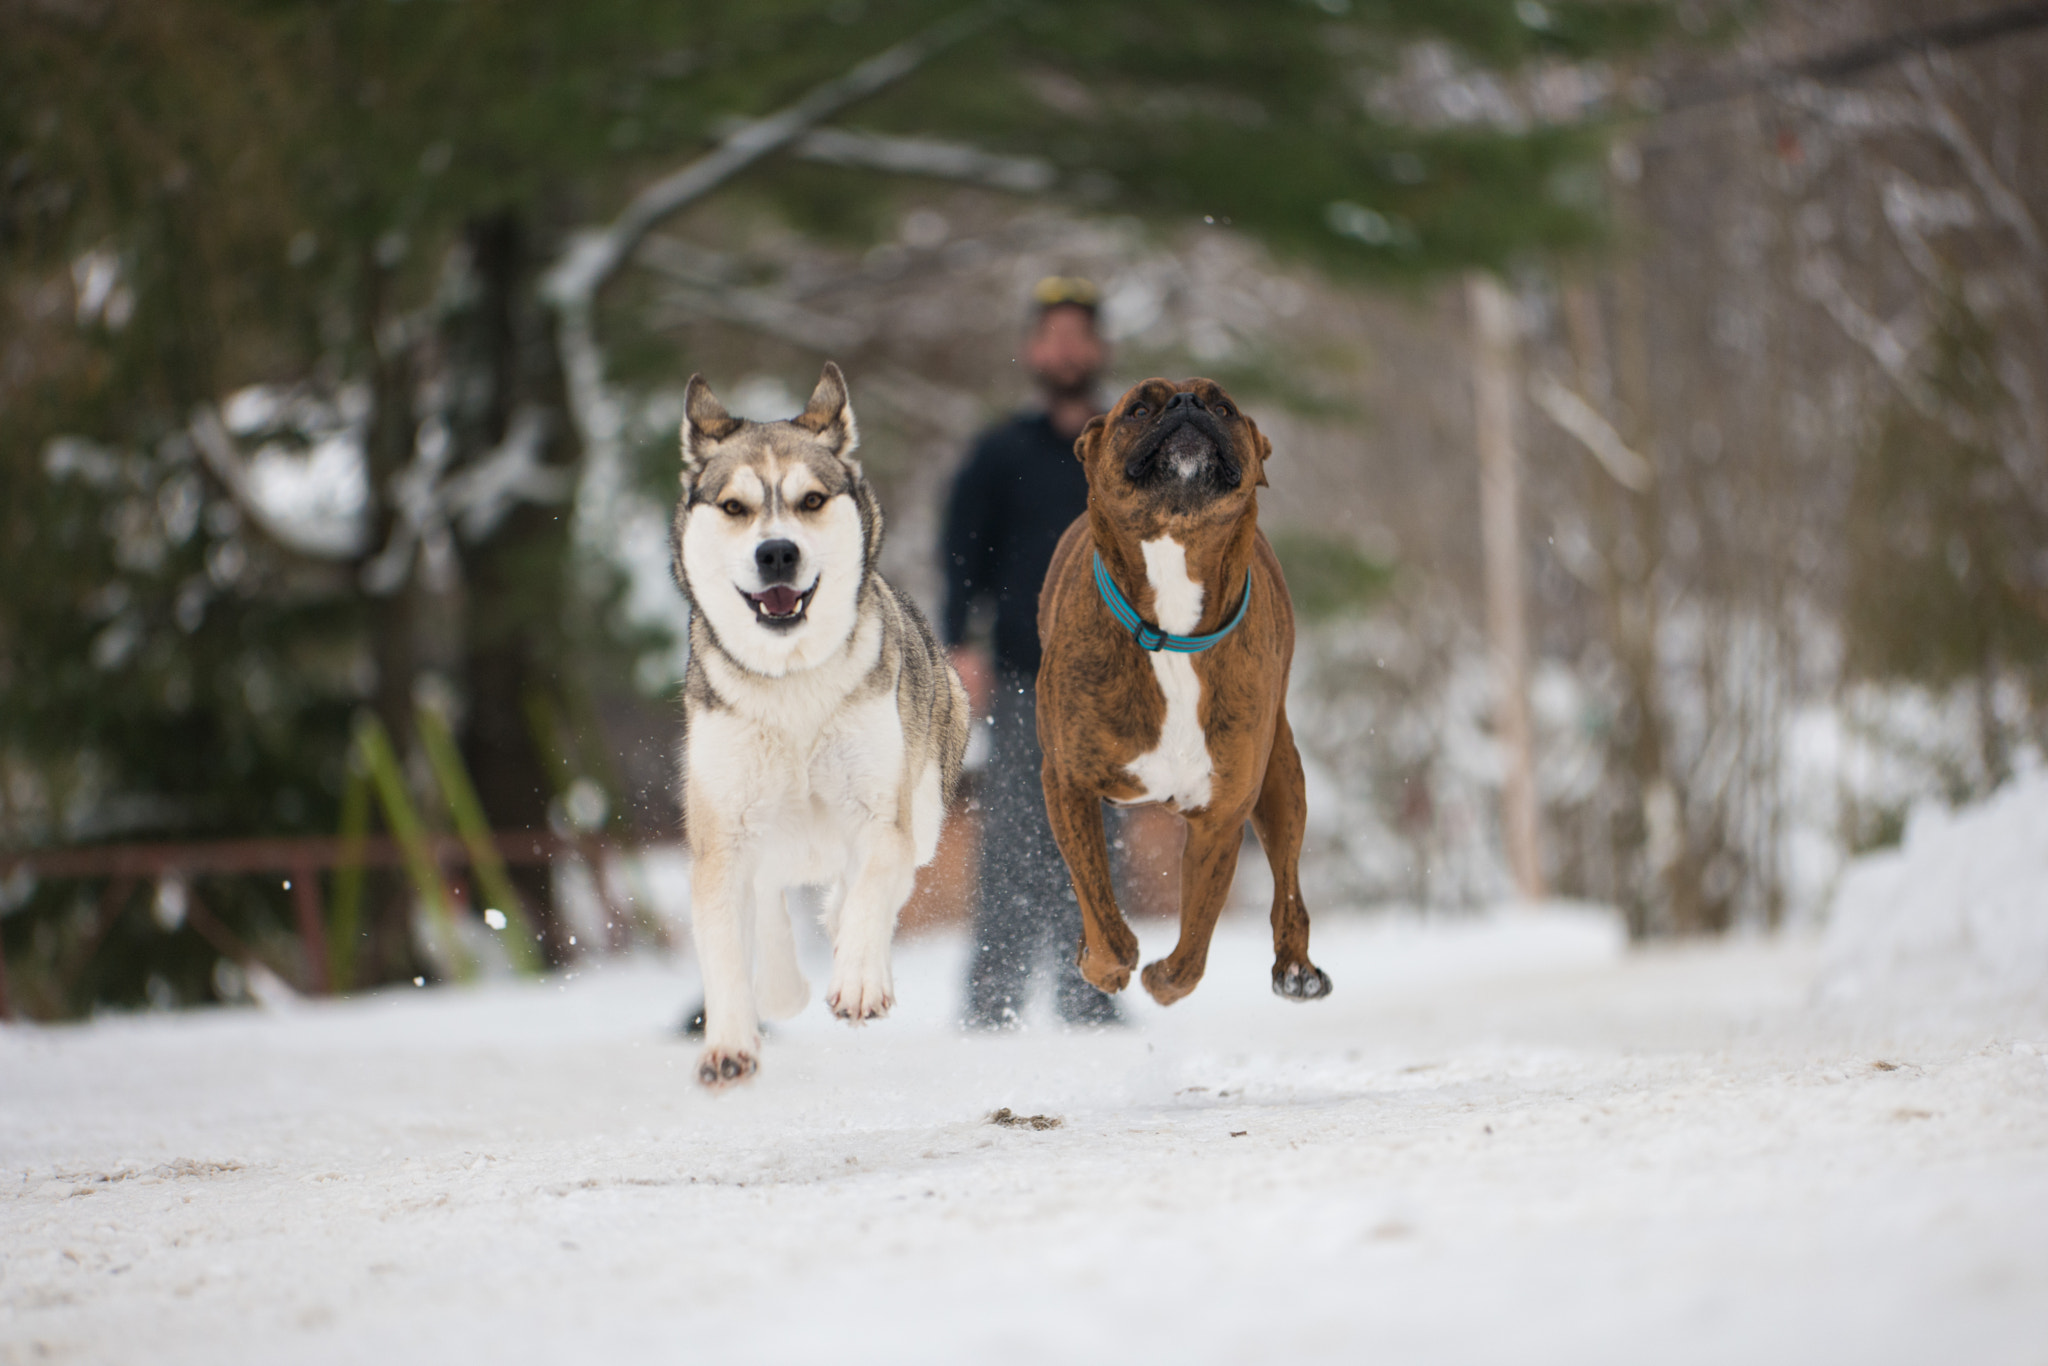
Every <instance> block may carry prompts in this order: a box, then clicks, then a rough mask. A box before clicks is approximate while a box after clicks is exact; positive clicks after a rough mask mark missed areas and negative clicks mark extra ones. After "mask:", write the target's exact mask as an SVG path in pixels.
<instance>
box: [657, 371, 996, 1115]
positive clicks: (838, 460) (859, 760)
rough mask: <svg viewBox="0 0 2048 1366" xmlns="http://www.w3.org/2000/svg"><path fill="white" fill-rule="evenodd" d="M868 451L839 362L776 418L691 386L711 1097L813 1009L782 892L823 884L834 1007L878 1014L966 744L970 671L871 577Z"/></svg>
mask: <svg viewBox="0 0 2048 1366" xmlns="http://www.w3.org/2000/svg"><path fill="white" fill-rule="evenodd" d="M858 441H859V436H858V432H857V429H856V427H855V424H854V417H853V408H852V406H851V404H850V403H849V401H848V398H847V392H846V380H845V377H844V376H842V375H841V374H840V372H839V367H838V366H836V365H833V364H831V363H830V362H827V363H826V365H825V370H824V374H823V375H822V376H821V377H820V378H819V380H818V387H817V390H816V391H815V392H814V393H813V394H812V395H811V400H810V403H809V405H808V406H806V407H805V409H804V411H803V412H802V413H800V414H798V415H797V416H796V417H794V418H791V419H789V420H788V421H785V422H765V423H756V422H750V421H746V420H744V419H741V418H736V417H733V416H732V415H731V414H729V413H727V412H726V410H725V408H724V406H723V405H721V404H720V403H719V401H718V400H717V398H715V397H714V396H713V395H712V393H711V388H710V386H709V385H707V384H706V383H705V382H704V379H703V377H702V376H701V375H693V376H691V377H690V385H689V389H688V391H687V392H686V394H685V397H684V418H683V429H682V443H683V474H682V485H683V491H682V500H681V502H680V503H679V504H678V505H677V507H676V517H675V526H674V535H673V549H674V559H675V574H676V581H677V583H678V584H680V585H681V587H682V590H683V593H684V595H685V596H686V597H687V598H688V599H689V600H690V605H691V609H692V610H691V613H690V663H689V669H688V672H687V673H686V675H685V676H684V681H683V742H682V747H681V751H680V754H681V777H682V797H683V803H682V804H683V822H684V830H685V834H686V837H687V838H688V841H689V845H690V851H691V855H692V859H693V864H692V873H691V919H692V928H693V931H694V934H695V938H696V945H697V958H698V962H699V963H700V964H701V965H702V968H703V972H704V1044H705V1046H704V1052H703V1054H702V1056H701V1057H700V1058H699V1060H698V1065H697V1079H698V1080H699V1081H701V1082H702V1083H703V1084H704V1085H706V1086H708V1087H713V1088H719V1087H724V1086H729V1085H732V1084H733V1083H735V1082H739V1081H743V1080H745V1079H746V1078H747V1077H749V1076H751V1075H752V1074H753V1073H754V1071H755V1069H756V1068H757V1067H758V1065H759V1059H760V1051H761V1036H760V1021H761V1019H762V1018H764V1017H765V1018H767V1019H787V1018H788V1017H790V1016H792V1015H795V1014H796V1013H797V1012H799V1011H801V1010H802V1009H803V1008H804V1006H805V1005H806V1004H808V1002H809V1001H810V990H811V989H810V983H809V982H807V981H805V979H804V976H803V973H802V971H801V970H800V969H799V968H798V965H797V959H796V942H795V937H794V935H793V934H792V931H791V925H790V918H789V911H788V908H787V905H786V903H785V899H784V894H785V893H786V892H787V891H788V890H789V889H790V888H792V887H798V886H804V885H809V884H822V885H824V886H825V887H826V889H827V894H826V899H825V905H826V910H825V916H824V920H825V928H826V931H827V933H828V934H829V935H830V936H831V939H832V979H831V982H830V984H829V985H828V986H827V988H826V992H825V1000H826V1003H827V1004H828V1005H829V1006H830V1007H831V1008H832V1011H833V1013H834V1014H836V1015H838V1016H839V1017H840V1018H842V1019H845V1020H848V1021H850V1022H852V1023H854V1024H860V1023H862V1022H863V1021H866V1020H871V1019H876V1018H878V1017H880V1016H882V1015H885V1014H887V1013H888V1011H889V1008H890V1007H891V1006H892V1005H893V1004H894V1003H895V986H894V982H893V979H892V977H891V974H890V964H889V944H890V940H891V939H892V938H893V937H894V934H895V929H896V917H897V914H898V913H899V912H900V911H901V910H902V909H903V903H904V902H905V901H907V900H908V899H909V897H910V892H911V886H912V883H913V881H914V879H915V877H916V873H917V869H918V868H920V867H921V866H923V865H924V864H926V863H929V862H930V861H931V859H932V856H933V854H934V853H935V852H936V851H937V849H938V842H939V829H940V826H941V824H942V823H943V822H944V820H945V815H946V812H947V810H948V809H949V808H950V806H951V804H952V800H953V792H954V788H955V786H956V785H957V783H958V782H959V777H960V761H961V758H962V757H963V756H964V754H965V753H966V750H967V725H968V716H967V694H966V692H965V690H964V689H963V688H962V687H961V685H960V680H959V678H958V677H957V676H956V675H955V674H954V673H953V670H952V668H951V666H950V665H948V664H947V662H946V657H945V655H944V653H943V652H942V651H941V650H940V648H939V643H938V641H937V640H936V639H934V638H933V636H932V632H931V628H930V627H929V626H928V625H926V624H925V620H924V618H923V617H922V616H921V615H920V614H919V613H918V610H917V608H916V607H915V606H914V605H913V604H912V603H911V602H910V600H909V599H908V598H905V597H903V596H901V595H899V594H898V593H897V592H896V591H895V590H894V589H893V588H891V587H890V586H889V585H888V584H887V583H886V582H884V581H883V579H882V578H881V576H880V575H879V574H878V573H876V570H875V564H876V559H877V557H878V556H879V554H880V552H881V548H882V512H881V508H880V506H879V505H878V504H877V503H876V501H875V494H874V490H873V489H872V488H871V487H869V485H868V482H867V480H866V478H865V477H864V476H863V475H862V473H861V468H860V464H859V462H858V461H857V460H855V458H854V451H855V448H856V446H857V445H858Z"/></svg>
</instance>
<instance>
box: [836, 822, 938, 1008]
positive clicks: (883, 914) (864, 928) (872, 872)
mask: <svg viewBox="0 0 2048 1366" xmlns="http://www.w3.org/2000/svg"><path fill="white" fill-rule="evenodd" d="M861 843H862V844H864V845H865V847H864V848H862V849H859V850H858V851H857V854H856V859H857V866H856V867H855V869H854V873H853V878H852V882H851V885H850V886H849V887H848V888H847V889H846V901H845V904H844V905H843V906H841V908H840V911H839V924H838V928H837V930H836V932H835V933H834V934H833V936H832V984H831V986H830V987H829V988H828V989H827V990H826V992H825V1003H826V1004H827V1005H829V1006H831V1007H832V1013H833V1014H834V1015H837V1016H838V1017H839V1018H840V1019H842V1020H846V1021H848V1022H850V1023H852V1024H860V1023H861V1022H862V1021H864V1020H877V1019H880V1018H881V1017H882V1016H884V1015H887V1014H888V1013H889V1008H890V1007H891V1006H893V1005H895V1004H896V983H895V978H894V976H893V975H892V974H891V972H890V970H889V941H890V940H891V939H893V938H895V936H896V916H897V914H898V912H900V911H901V910H902V909H903V903H904V902H906V901H908V900H910V889H911V887H912V886H913V885H914V884H915V882H916V880H917V849H916V846H915V844H914V842H913V841H912V839H911V837H910V834H909V832H907V831H903V830H898V829H897V828H896V827H894V826H892V825H874V826H870V827H869V829H868V830H867V831H866V832H865V833H864V836H863V838H862V840H861Z"/></svg>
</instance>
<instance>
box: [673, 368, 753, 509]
mask: <svg viewBox="0 0 2048 1366" xmlns="http://www.w3.org/2000/svg"><path fill="white" fill-rule="evenodd" d="M739 427H740V420H739V419H738V418H736V417H734V416H733V415H732V414H731V413H728V412H727V411H726V410H725V405H724V404H723V403H720V402H719V401H718V396H717V395H716V394H714V393H712V392H711V386H710V385H709V384H706V383H705V382H704V376H702V375H692V376H690V384H689V387H688V388H686V389H684V390H683V482H684V483H685V484H687V483H689V482H690V477H691V476H692V475H694V474H696V472H697V471H698V470H700V469H702V468H703V466H704V460H705V457H707V456H708V455H709V454H710V453H711V448H712V447H713V446H715V445H717V444H718V443H719V442H721V441H723V440H725V439H726V438H727V437H728V436H731V435H732V434H733V433H734V432H736V431H738V430H739Z"/></svg>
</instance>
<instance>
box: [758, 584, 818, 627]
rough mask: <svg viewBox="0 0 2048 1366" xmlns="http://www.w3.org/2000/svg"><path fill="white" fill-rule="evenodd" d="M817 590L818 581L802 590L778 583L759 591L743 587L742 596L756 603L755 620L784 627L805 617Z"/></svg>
mask: <svg viewBox="0 0 2048 1366" xmlns="http://www.w3.org/2000/svg"><path fill="white" fill-rule="evenodd" d="M817 591H818V585H817V584H816V583H813V584H812V585H811V586H810V587H809V588H806V589H804V590H803V591H802V592H798V591H797V590H796V589H794V588H791V587H790V586H789V585H788V584H786V583H778V584H776V585H774V586H773V587H771V588H767V589H764V590H763V591H761V592H759V593H749V592H748V591H747V590H746V589H744V588H742V589H741V590H740V596H741V597H743V598H745V599H746V600H747V601H748V602H750V603H752V604H753V605H754V620H756V621H758V622H760V623H761V624H762V625H764V626H775V627H783V626H794V625H796V624H797V623H798V622H800V621H802V620H803V619H804V613H805V612H807V611H809V610H810V606H811V598H812V596H813V595H814V594H816V593H817Z"/></svg>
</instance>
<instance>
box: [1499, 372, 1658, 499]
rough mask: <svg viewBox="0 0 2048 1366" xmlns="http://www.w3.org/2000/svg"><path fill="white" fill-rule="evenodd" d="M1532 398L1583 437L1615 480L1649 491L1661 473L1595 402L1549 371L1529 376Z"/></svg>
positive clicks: (1637, 490)
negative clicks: (1627, 439)
mask: <svg viewBox="0 0 2048 1366" xmlns="http://www.w3.org/2000/svg"><path fill="white" fill-rule="evenodd" d="M1529 398H1530V400H1531V401H1532V402H1533V403H1535V405H1536V406H1537V407H1538V408H1541V409H1542V410H1543V412H1544V414H1545V415H1546V416H1547V417H1549V418H1550V420H1551V421H1552V422H1555V423H1556V424H1557V425H1558V426H1560V427H1562V428H1564V429H1565V430H1566V431H1567V432H1570V433H1571V434H1572V435H1573V436H1575V437H1577V438H1578V439H1579V444H1581V445H1583V446H1584V447H1585V448H1586V449H1587V450H1588V451H1591V452H1592V454H1593V458H1594V459H1596V460H1598V461H1599V462H1600V468H1602V469H1604V470H1606V471H1607V473H1608V474H1610V475H1612V476H1613V477H1614V482H1615V483H1617V484H1619V485H1621V486H1622V487H1623V488H1625V489H1628V490H1630V491H1631V492H1633V493H1644V492H1647V491H1648V489H1649V487H1650V485H1651V484H1653V483H1655V482H1656V478H1657V473H1656V470H1655V469H1653V468H1652V467H1651V465H1650V462H1649V461H1648V460H1645V459H1644V458H1643V457H1642V456H1641V455H1638V454H1637V453H1636V452H1635V451H1633V450H1631V449H1630V448H1629V444H1628V443H1627V442H1626V441H1623V440H1622V439H1621V433H1620V432H1617V431H1615V430H1614V428H1613V426H1612V425H1611V424H1609V422H1608V421H1607V419H1606V418H1604V417H1602V416H1600V414H1599V413H1598V412H1596V411H1594V409H1593V405H1592V404H1590V403H1588V402H1586V400H1584V399H1583V398H1580V397H1579V396H1578V395H1577V394H1575V393H1573V392H1572V391H1571V390H1570V389H1567V388H1566V387H1565V386H1564V385H1563V384H1561V383H1559V382H1558V380H1557V379H1556V378H1555V377H1554V376H1552V375H1551V374H1550V373H1549V372H1548V371H1543V370H1539V371H1537V372H1536V373H1535V374H1533V375H1531V376H1529Z"/></svg>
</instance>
